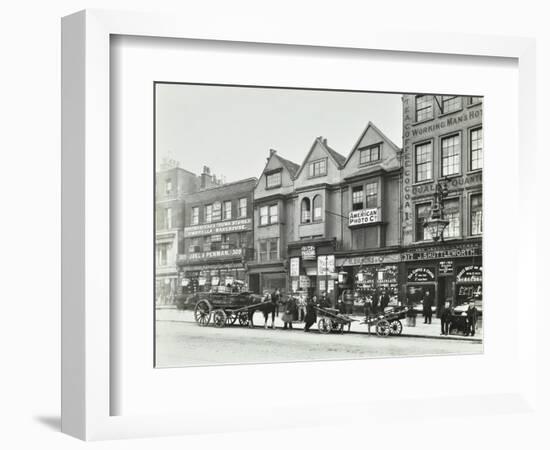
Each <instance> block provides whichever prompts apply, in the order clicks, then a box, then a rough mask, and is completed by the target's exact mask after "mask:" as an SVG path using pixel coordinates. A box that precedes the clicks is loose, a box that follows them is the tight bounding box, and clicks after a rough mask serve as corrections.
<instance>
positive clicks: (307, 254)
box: [302, 245, 316, 261]
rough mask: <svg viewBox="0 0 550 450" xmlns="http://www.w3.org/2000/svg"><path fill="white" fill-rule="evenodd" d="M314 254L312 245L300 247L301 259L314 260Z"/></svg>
mask: <svg viewBox="0 0 550 450" xmlns="http://www.w3.org/2000/svg"><path fill="white" fill-rule="evenodd" d="M315 258H316V252H315V246H314V245H304V246H303V247H302V259H305V260H310V261H311V260H315Z"/></svg>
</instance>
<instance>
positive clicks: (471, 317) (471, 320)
mask: <svg viewBox="0 0 550 450" xmlns="http://www.w3.org/2000/svg"><path fill="white" fill-rule="evenodd" d="M476 322H477V308H476V305H475V302H474V300H473V299H471V300H470V303H469V304H468V309H467V310H466V333H464V334H465V335H466V336H468V334H471V335H472V336H475V334H476Z"/></svg>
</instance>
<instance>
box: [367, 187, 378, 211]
mask: <svg viewBox="0 0 550 450" xmlns="http://www.w3.org/2000/svg"><path fill="white" fill-rule="evenodd" d="M365 195H366V200H367V208H376V207H377V206H378V183H377V182H375V183H367V185H366V186H365Z"/></svg>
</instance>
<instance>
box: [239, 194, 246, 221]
mask: <svg viewBox="0 0 550 450" xmlns="http://www.w3.org/2000/svg"><path fill="white" fill-rule="evenodd" d="M246 215H247V200H246V198H240V199H239V217H246Z"/></svg>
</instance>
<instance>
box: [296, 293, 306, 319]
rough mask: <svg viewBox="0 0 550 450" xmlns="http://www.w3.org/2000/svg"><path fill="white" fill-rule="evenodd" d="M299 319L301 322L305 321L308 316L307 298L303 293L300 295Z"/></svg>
mask: <svg viewBox="0 0 550 450" xmlns="http://www.w3.org/2000/svg"><path fill="white" fill-rule="evenodd" d="M297 303H298V305H297V306H298V315H299V317H298V320H299V321H300V322H303V321H304V320H305V318H306V299H305V298H304V296H303V295H299V296H298V301H297Z"/></svg>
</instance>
